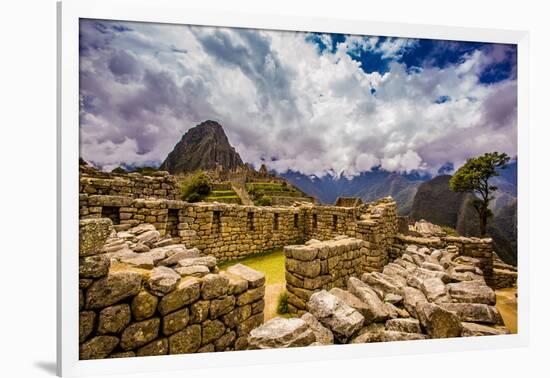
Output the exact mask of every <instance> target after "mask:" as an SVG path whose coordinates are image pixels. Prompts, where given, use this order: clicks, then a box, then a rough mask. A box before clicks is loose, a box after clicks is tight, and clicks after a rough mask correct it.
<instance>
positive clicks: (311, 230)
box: [302, 205, 361, 240]
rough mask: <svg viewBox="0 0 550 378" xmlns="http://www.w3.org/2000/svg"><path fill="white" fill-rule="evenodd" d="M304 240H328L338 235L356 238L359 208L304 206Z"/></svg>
mask: <svg viewBox="0 0 550 378" xmlns="http://www.w3.org/2000/svg"><path fill="white" fill-rule="evenodd" d="M302 211H303V213H304V220H305V225H304V226H305V229H304V233H305V234H304V236H305V237H304V239H319V240H328V239H331V238H333V237H335V236H338V235H347V236H350V237H355V234H356V228H357V220H358V218H359V216H360V214H361V210H360V209H358V208H347V207H338V206H325V205H317V206H304V207H303V210H302Z"/></svg>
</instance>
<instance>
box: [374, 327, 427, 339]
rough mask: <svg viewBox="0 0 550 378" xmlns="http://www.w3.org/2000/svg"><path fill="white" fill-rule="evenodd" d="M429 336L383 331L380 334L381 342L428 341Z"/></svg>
mask: <svg viewBox="0 0 550 378" xmlns="http://www.w3.org/2000/svg"><path fill="white" fill-rule="evenodd" d="M427 338H428V336H426V335H424V334H421V333H409V332H399V331H389V330H386V331H382V332H381V333H380V341H382V342H388V341H408V340H426V339H427Z"/></svg>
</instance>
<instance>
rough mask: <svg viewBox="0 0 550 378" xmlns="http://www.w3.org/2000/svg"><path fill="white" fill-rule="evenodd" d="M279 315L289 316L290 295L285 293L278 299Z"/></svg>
mask: <svg viewBox="0 0 550 378" xmlns="http://www.w3.org/2000/svg"><path fill="white" fill-rule="evenodd" d="M277 314H288V293H287V292H286V291H283V292H282V293H281V294H279V298H277Z"/></svg>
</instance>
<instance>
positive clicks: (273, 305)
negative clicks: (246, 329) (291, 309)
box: [264, 283, 285, 321]
mask: <svg viewBox="0 0 550 378" xmlns="http://www.w3.org/2000/svg"><path fill="white" fill-rule="evenodd" d="M284 290H285V284H282V283H278V284H271V285H267V286H266V287H265V298H264V300H265V308H264V321H267V320H269V319H271V318H274V317H275V316H277V299H278V298H279V294H280V293H281V292H282V291H284Z"/></svg>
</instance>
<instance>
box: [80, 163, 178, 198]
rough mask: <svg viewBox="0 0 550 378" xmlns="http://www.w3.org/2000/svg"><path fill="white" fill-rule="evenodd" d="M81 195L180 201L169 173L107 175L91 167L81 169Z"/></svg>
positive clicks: (175, 184) (173, 178) (173, 180)
mask: <svg viewBox="0 0 550 378" xmlns="http://www.w3.org/2000/svg"><path fill="white" fill-rule="evenodd" d="M80 193H86V194H100V195H110V196H126V197H131V198H149V197H156V198H163V199H178V198H179V197H180V194H179V190H178V185H177V182H176V179H175V177H174V176H171V175H169V174H168V172H162V171H159V172H155V173H152V174H151V175H150V176H144V175H141V174H140V173H126V174H116V173H106V172H101V171H98V170H96V169H93V168H91V167H88V168H85V167H80Z"/></svg>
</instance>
